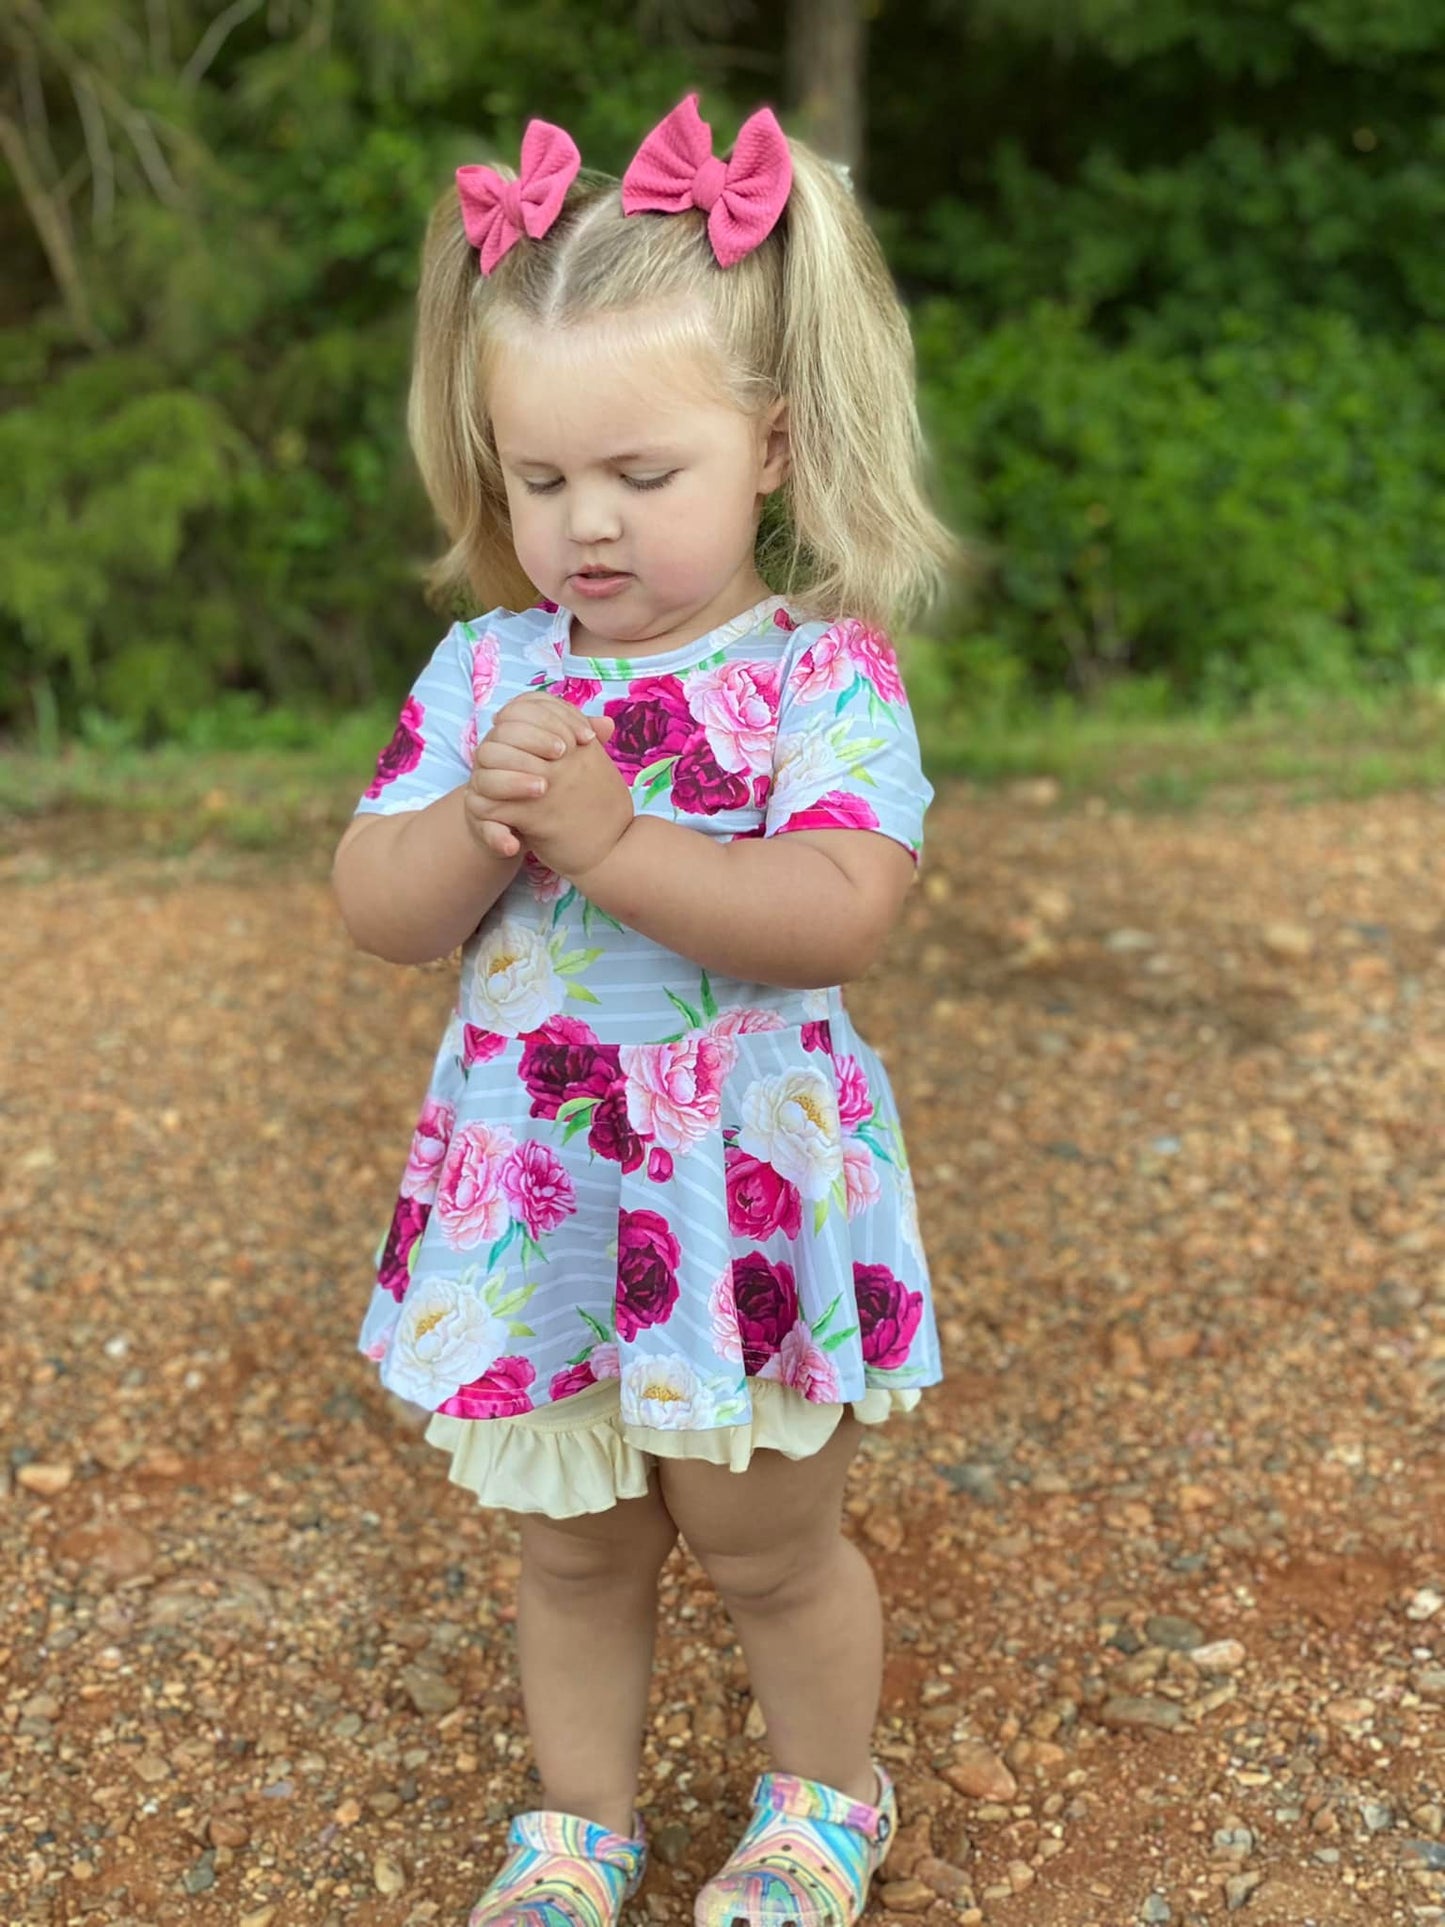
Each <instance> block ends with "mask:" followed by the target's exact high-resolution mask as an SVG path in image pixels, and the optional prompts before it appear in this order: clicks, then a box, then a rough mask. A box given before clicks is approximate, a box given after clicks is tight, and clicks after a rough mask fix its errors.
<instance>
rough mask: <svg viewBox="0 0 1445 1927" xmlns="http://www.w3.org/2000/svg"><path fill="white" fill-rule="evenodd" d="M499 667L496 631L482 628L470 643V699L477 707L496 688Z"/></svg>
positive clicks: (499, 651) (499, 659)
mask: <svg viewBox="0 0 1445 1927" xmlns="http://www.w3.org/2000/svg"><path fill="white" fill-rule="evenodd" d="M500 667H501V648H500V646H499V644H498V642H497V637H496V632H495V631H494V630H491V629H484V630H483V631H482V633H481V635H479V636H478V637H477V638H476V639H475V641H474V642H473V643H472V701H473V702H474V703H475V704H476V705H477V707H478V708H480V707H481V705H482V704H483V703H484V702H486V701H487V700H488V699H489V698H490V696H491V693H492V691H493V690H494V689H495V688H496V686H497V674H498V671H499V669H500ZM473 728H475V723H474V724H473Z"/></svg>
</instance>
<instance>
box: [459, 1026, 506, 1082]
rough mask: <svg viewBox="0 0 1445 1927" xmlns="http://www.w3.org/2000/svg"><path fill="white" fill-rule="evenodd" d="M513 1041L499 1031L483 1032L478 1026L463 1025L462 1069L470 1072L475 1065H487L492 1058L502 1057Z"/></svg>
mask: <svg viewBox="0 0 1445 1927" xmlns="http://www.w3.org/2000/svg"><path fill="white" fill-rule="evenodd" d="M510 1042H511V1039H510V1038H509V1037H507V1036H506V1035H505V1034H504V1033H503V1032H502V1031H499V1030H482V1029H481V1028H480V1027H479V1026H478V1025H476V1024H463V1025H462V1069H463V1070H464V1071H465V1070H470V1069H471V1067H472V1065H473V1064H485V1063H486V1062H487V1061H488V1060H489V1059H490V1058H493V1057H500V1056H501V1054H502V1052H503V1051H504V1050H505V1049H506V1048H507V1045H508V1044H509V1043H510Z"/></svg>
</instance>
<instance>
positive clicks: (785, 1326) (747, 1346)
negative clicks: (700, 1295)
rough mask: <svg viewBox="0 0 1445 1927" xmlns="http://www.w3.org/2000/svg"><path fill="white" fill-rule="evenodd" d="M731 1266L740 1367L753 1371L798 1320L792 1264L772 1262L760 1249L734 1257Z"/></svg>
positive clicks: (760, 1367)
mask: <svg viewBox="0 0 1445 1927" xmlns="http://www.w3.org/2000/svg"><path fill="white" fill-rule="evenodd" d="M732 1269H733V1300H734V1303H735V1304H736V1306H737V1316H738V1329H739V1331H740V1332H741V1333H742V1340H743V1368H744V1370H745V1371H747V1372H748V1373H749V1374H750V1375H756V1374H757V1373H759V1372H761V1371H762V1369H763V1366H764V1365H766V1364H767V1362H768V1360H769V1359H770V1358H772V1357H774V1356H775V1354H776V1353H777V1351H778V1349H779V1348H780V1346H781V1345H782V1342H783V1339H784V1337H785V1336H786V1335H787V1333H788V1332H790V1331H791V1330H792V1328H793V1326H794V1325H796V1324H797V1322H798V1287H797V1285H796V1284H795V1283H794V1281H793V1267H792V1266H791V1265H785V1264H782V1263H781V1262H780V1263H777V1264H774V1263H773V1262H772V1261H771V1260H769V1259H767V1258H765V1257H764V1256H763V1254H762V1252H761V1251H750V1252H749V1253H748V1254H747V1256H746V1257H744V1258H734V1259H733V1267H732Z"/></svg>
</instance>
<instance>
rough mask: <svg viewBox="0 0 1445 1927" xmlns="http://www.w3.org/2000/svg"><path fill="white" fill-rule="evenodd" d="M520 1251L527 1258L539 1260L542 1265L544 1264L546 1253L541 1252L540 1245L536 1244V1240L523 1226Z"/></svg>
mask: <svg viewBox="0 0 1445 1927" xmlns="http://www.w3.org/2000/svg"><path fill="white" fill-rule="evenodd" d="M522 1249H523V1250H524V1251H525V1252H526V1254H527V1256H528V1257H529V1258H540V1259H542V1260H543V1262H544V1263H545V1262H546V1258H547V1254H546V1252H545V1251H543V1249H542V1247H541V1245H539V1244H538V1242H537V1240H536V1239H535V1238H534V1237H533V1236H532V1234H531V1232H530V1231H528V1230H527V1228H526V1226H525V1225H524V1226H523V1227H522Z"/></svg>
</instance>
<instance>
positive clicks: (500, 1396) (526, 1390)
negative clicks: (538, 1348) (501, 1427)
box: [437, 1358, 537, 1418]
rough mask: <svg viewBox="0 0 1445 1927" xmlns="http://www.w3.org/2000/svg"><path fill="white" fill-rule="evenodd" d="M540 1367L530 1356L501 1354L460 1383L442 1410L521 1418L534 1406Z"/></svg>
mask: <svg viewBox="0 0 1445 1927" xmlns="http://www.w3.org/2000/svg"><path fill="white" fill-rule="evenodd" d="M536 1377H537V1368H536V1366H535V1365H534V1364H533V1363H532V1361H531V1360H530V1359H528V1358H499V1359H498V1360H497V1362H496V1363H495V1364H494V1365H493V1366H491V1368H490V1369H489V1370H487V1371H485V1372H483V1373H482V1375H481V1377H480V1378H474V1379H473V1380H472V1382H471V1384H470V1385H460V1386H458V1387H457V1389H456V1391H455V1392H453V1393H452V1395H451V1397H450V1398H449V1399H447V1400H446V1402H445V1403H444V1404H442V1405H439V1406H438V1407H437V1410H438V1411H439V1412H447V1413H450V1414H451V1416H452V1417H454V1418H520V1417H521V1415H522V1413H523V1412H530V1411H531V1409H532V1394H531V1387H532V1385H533V1383H534V1382H535V1380H536Z"/></svg>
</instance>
